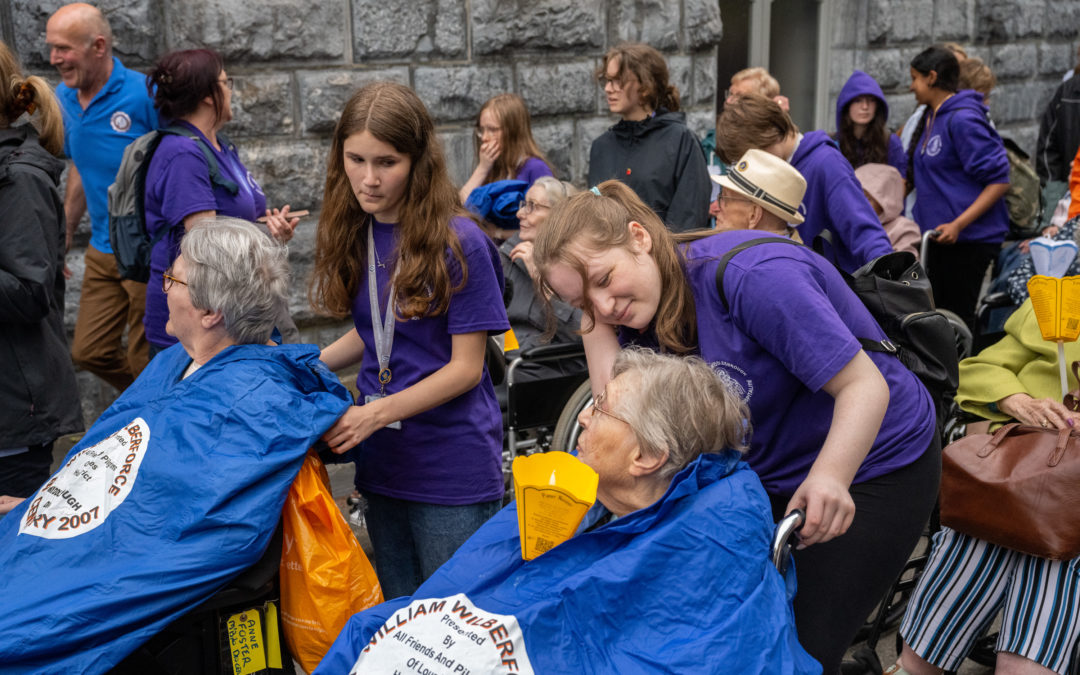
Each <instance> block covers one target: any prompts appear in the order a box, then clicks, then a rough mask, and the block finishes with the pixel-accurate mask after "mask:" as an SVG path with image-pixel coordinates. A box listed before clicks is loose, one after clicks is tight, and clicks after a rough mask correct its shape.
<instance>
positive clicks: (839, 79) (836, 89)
mask: <svg viewBox="0 0 1080 675" xmlns="http://www.w3.org/2000/svg"><path fill="white" fill-rule="evenodd" d="M856 52H857V50H854V49H834V50H833V52H832V56H831V57H830V58H829V93H830V94H839V93H840V90H841V89H843V87H844V83H845V82H847V81H848V78H849V77H851V74H852V73H853V72H855V54H856ZM783 90H784V88H783V85H781V87H780V91H781V93H782V92H783Z"/></svg>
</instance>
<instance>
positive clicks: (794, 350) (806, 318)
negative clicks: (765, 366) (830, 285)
mask: <svg viewBox="0 0 1080 675" xmlns="http://www.w3.org/2000/svg"><path fill="white" fill-rule="evenodd" d="M728 266H729V268H734V269H738V270H739V273H738V274H736V275H732V274H731V271H734V269H732V270H731V271H728V272H727V273H726V274H725V279H726V280H729V281H730V280H734V281H735V283H734V284H731V286H730V290H726V289H727V288H728V286H727V284H725V287H726V288H725V292H726V294H727V296H728V298H730V299H731V300H732V318H733V320H734V322H735V324H736V326H738V327H739V329H740V330H742V331H743V332H744V333H745V334H746V335H747V336H749V337H750V338H752V339H753V340H755V341H756V342H757V343H758V344H760V345H761V346H762V347H763V348H765V349H766V350H767V351H768V352H770V353H771V354H772V355H773V356H774V357H776V359H777V360H779V361H780V362H781V363H783V364H784V366H785V367H786V368H787V369H788V371H789V372H790V373H791V374H793V375H794V376H795V377H796V378H798V380H799V381H800V382H802V383H803V384H804V385H806V388H807V389H809V390H811V391H815V392H816V391H818V390H820V389H821V387H823V386H824V385H825V383H826V382H828V381H829V380H831V379H832V378H833V377H834V376H835V375H836V374H837V373H839V372H840V371H841V370H842V369H843V368H844V366H846V365H847V364H848V362H850V361H851V359H853V358H855V355H856V354H857V353H858V352H859V350H860V349H861V348H862V347H861V346H860V344H859V341H858V340H857V339H856V338H855V336H854V335H852V333H851V330H850V329H849V328H848V327H847V325H846V324H845V323H844V321H843V320H842V319H841V318H840V315H839V314H837V312H836V308H835V307H833V305H832V303H831V302H830V301H829V297H828V295H827V294H826V292H825V289H824V283H825V280H824V278H823V276H822V275H821V273H820V271H819V270H817V269H816V268H814V267H813V266H811V265H810V264H808V263H807V262H805V261H802V260H797V259H794V258H787V257H775V258H770V259H767V260H762V261H760V262H757V263H755V264H754V266H753V269H746V268H744V267H742V266H741V265H740V263H739V262H738V260H737V259H733V260H732V261H731V262H730V263H729V264H728ZM732 277H735V278H734V279H732Z"/></svg>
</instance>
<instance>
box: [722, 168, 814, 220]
mask: <svg viewBox="0 0 1080 675" xmlns="http://www.w3.org/2000/svg"><path fill="white" fill-rule="evenodd" d="M727 178H728V180H730V181H731V182H732V183H735V185H737V186H738V187H739V188H740V189H742V190H743V192H746V193H747V194H748V195H750V196H751V197H754V198H755V199H760V200H761V201H763V202H766V203H768V204H771V205H773V206H775V207H777V208H778V209H780V210H781V211H783V212H784V213H787V214H788V215H791V216H795V215H797V214H798V212H799V210H798V208H797V207H792V206H791V205H790V204H787V203H786V202H782V201H780V200H779V199H777V198H776V197H773V196H772V195H771V194H769V193H768V192H766V191H765V190H763V189H761V188H759V187H758V186H757V185H754V184H753V183H751V182H750V181H748V180H747V179H746V178H745V177H744V176H743V175H742V174H741V173H739V172H738V171H732V172H731V173H729V174H728V175H727Z"/></svg>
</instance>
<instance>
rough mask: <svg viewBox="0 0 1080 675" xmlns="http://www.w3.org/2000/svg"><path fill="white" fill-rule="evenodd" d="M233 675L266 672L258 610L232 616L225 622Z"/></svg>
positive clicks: (260, 617) (254, 609)
mask: <svg viewBox="0 0 1080 675" xmlns="http://www.w3.org/2000/svg"><path fill="white" fill-rule="evenodd" d="M225 627H226V630H227V631H228V635H229V654H230V655H231V657H232V666H233V673H234V675H256V674H257V673H260V672H263V671H265V670H266V643H265V640H264V639H263V635H264V633H263V627H262V616H261V614H260V613H259V610H258V608H253V609H249V610H247V611H244V612H240V613H239V614H233V615H232V616H230V617H229V618H228V620H227V621H226V622H225Z"/></svg>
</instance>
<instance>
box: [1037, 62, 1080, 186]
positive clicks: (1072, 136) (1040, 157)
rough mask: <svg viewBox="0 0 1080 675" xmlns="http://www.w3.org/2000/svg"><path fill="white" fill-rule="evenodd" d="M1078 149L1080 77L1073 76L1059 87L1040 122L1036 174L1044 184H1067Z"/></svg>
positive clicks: (1079, 142)
mask: <svg viewBox="0 0 1080 675" xmlns="http://www.w3.org/2000/svg"><path fill="white" fill-rule="evenodd" d="M1077 148H1080V76H1076V75H1073V76H1072V77H1070V78H1069V79H1068V80H1065V81H1064V82H1062V83H1061V85H1060V86H1058V88H1057V91H1055V92H1054V97H1053V98H1051V99H1050V104H1049V105H1047V106H1046V112H1044V113H1043V116H1042V120H1041V121H1040V122H1039V142H1038V143H1037V144H1036V149H1035V171H1037V172H1038V174H1039V179H1040V180H1042V182H1043V184H1044V185H1045V184H1046V182H1047V181H1051V180H1056V181H1061V182H1064V183H1068V182H1069V171H1070V170H1071V169H1072V162H1073V158H1075V157H1076V151H1077Z"/></svg>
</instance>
